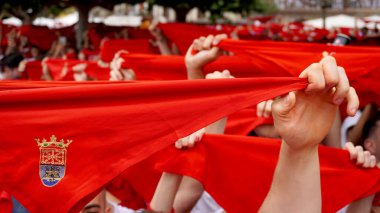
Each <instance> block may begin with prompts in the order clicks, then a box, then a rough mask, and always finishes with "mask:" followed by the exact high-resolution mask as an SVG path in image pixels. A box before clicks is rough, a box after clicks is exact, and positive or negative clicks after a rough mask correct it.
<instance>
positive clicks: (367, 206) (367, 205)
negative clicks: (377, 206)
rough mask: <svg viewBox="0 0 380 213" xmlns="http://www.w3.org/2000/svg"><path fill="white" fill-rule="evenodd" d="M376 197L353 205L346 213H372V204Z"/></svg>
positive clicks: (372, 196)
mask: <svg viewBox="0 0 380 213" xmlns="http://www.w3.org/2000/svg"><path fill="white" fill-rule="evenodd" d="M374 196H375V195H371V196H369V197H366V198H363V199H360V200H357V201H355V202H353V203H351V204H350V205H349V206H348V208H347V211H346V213H361V212H368V213H369V212H371V207H372V202H373V198H374Z"/></svg>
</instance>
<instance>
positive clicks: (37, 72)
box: [25, 60, 42, 81]
mask: <svg viewBox="0 0 380 213" xmlns="http://www.w3.org/2000/svg"><path fill="white" fill-rule="evenodd" d="M25 73H26V77H27V78H28V79H29V80H33V81H39V80H41V77H42V64H41V61H40V60H36V61H28V62H27V63H26V64H25Z"/></svg>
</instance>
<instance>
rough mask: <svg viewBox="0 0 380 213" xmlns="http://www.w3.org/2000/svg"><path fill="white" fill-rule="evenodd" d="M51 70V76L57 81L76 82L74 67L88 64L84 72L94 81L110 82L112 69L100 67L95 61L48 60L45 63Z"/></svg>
mask: <svg viewBox="0 0 380 213" xmlns="http://www.w3.org/2000/svg"><path fill="white" fill-rule="evenodd" d="M45 63H46V65H47V66H48V68H49V71H50V74H51V76H52V78H53V80H55V81H72V80H74V72H75V71H74V70H73V67H74V66H76V65H79V64H86V68H85V69H84V72H86V74H87V76H88V77H90V78H91V79H93V80H108V79H109V78H110V75H109V73H110V68H109V67H100V66H99V65H98V63H97V62H94V61H81V60H65V59H48V60H46V61H45Z"/></svg>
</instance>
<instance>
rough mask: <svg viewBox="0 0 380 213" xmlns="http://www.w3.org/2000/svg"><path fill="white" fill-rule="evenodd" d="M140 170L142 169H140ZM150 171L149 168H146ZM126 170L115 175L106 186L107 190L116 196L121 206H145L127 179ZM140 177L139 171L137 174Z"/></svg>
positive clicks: (131, 207)
mask: <svg viewBox="0 0 380 213" xmlns="http://www.w3.org/2000/svg"><path fill="white" fill-rule="evenodd" d="M141 170H142V169H141ZM148 171H151V170H148ZM126 174H127V173H126V172H125V173H123V174H122V175H120V176H119V177H117V178H116V179H115V180H113V181H112V182H111V183H110V184H108V186H107V191H109V192H110V193H111V194H112V195H114V196H115V197H117V198H118V199H119V200H120V201H121V202H120V203H119V204H120V205H122V206H126V207H128V208H130V209H141V208H146V207H147V206H146V203H145V200H144V198H143V197H142V196H141V195H140V194H138V193H137V192H136V190H135V189H134V188H133V186H132V185H131V184H130V183H129V182H128V181H127V178H126V177H125V176H126ZM138 175H139V177H141V175H142V174H141V173H139V174H138Z"/></svg>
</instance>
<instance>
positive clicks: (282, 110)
mask: <svg viewBox="0 0 380 213" xmlns="http://www.w3.org/2000/svg"><path fill="white" fill-rule="evenodd" d="M295 105H296V95H295V93H294V92H289V93H288V94H287V95H285V96H283V97H281V98H279V99H277V100H275V101H274V102H273V104H272V114H273V116H276V117H279V118H281V117H287V116H288V114H289V112H290V111H291V110H292V109H293V108H294V106H295Z"/></svg>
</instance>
